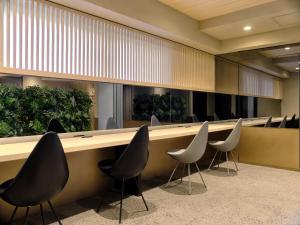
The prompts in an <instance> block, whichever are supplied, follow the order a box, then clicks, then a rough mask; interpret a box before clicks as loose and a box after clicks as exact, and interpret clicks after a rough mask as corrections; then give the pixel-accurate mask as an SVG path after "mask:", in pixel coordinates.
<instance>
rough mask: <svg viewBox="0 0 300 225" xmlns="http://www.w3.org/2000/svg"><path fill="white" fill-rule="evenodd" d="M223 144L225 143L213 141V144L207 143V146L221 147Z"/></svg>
mask: <svg viewBox="0 0 300 225" xmlns="http://www.w3.org/2000/svg"><path fill="white" fill-rule="evenodd" d="M224 143H225V141H214V142H209V143H208V144H209V145H210V146H212V147H214V146H221V145H223V144H224Z"/></svg>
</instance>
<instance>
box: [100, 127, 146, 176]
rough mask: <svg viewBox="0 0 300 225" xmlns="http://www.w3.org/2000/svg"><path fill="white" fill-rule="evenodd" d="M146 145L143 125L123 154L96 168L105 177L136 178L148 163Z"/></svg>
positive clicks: (101, 163)
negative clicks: (104, 174) (105, 175)
mask: <svg viewBox="0 0 300 225" xmlns="http://www.w3.org/2000/svg"><path fill="white" fill-rule="evenodd" d="M148 143H149V133H148V126H146V125H144V126H142V127H140V128H139V130H138V131H137V133H136V134H135V136H134V137H133V139H132V140H131V142H130V143H129V144H128V145H127V147H126V149H125V150H124V152H123V153H122V154H121V156H120V157H119V158H118V159H117V160H116V161H115V162H114V161H111V160H104V161H101V162H100V163H99V165H98V166H99V168H100V169H101V170H102V171H103V172H104V173H106V174H107V175H109V176H112V177H114V178H117V179H120V180H123V179H124V180H127V179H131V178H133V177H137V176H138V175H140V174H141V173H142V171H143V170H144V168H145V166H146V164H147V161H148V156H149V151H148Z"/></svg>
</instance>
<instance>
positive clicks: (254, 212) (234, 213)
mask: <svg viewBox="0 0 300 225" xmlns="http://www.w3.org/2000/svg"><path fill="white" fill-rule="evenodd" d="M221 166H222V167H225V165H224V164H222V165H221ZM222 167H221V168H220V169H218V170H217V169H216V170H211V171H206V172H203V177H204V179H205V181H206V184H207V188H208V189H207V190H205V189H204V186H203V185H202V183H201V180H200V177H199V175H198V174H197V173H194V174H193V175H192V182H193V183H192V188H193V190H192V195H188V190H187V177H185V179H184V180H185V182H183V183H181V184H177V182H173V183H172V186H171V187H168V188H165V187H164V186H163V182H162V181H166V180H165V179H166V178H164V179H162V178H158V179H157V180H153V181H151V183H149V182H146V189H148V190H147V191H145V192H144V196H145V199H146V201H147V203H148V206H149V208H150V210H149V211H145V207H144V205H143V202H142V199H141V198H138V197H135V196H131V197H128V198H126V199H125V200H124V203H123V222H122V224H124V225H127V224H130V225H141V224H147V225H150V224H151V225H154V224H162V225H169V224H170V225H177V224H178V225H188V224H195V225H202V224H203V225H242V224H247V225H248V224H249V225H275V224H278V225H279V224H280V225H283V224H284V225H287V224H288V225H296V224H297V225H298V224H300V173H299V172H293V171H288V170H281V169H274V168H268V167H261V166H253V165H247V164H241V163H240V164H239V169H240V171H239V172H238V174H237V175H236V174H235V175H231V176H227V172H226V170H225V169H224V168H222ZM158 184H160V186H157V185H158ZM112 196H113V195H112ZM114 199H115V200H116V201H115V202H114ZM117 200H118V195H116V196H114V197H113V198H112V199H110V200H109V201H108V202H112V203H111V204H110V205H107V206H105V207H103V208H102V209H101V211H100V212H99V213H98V214H97V213H96V212H95V210H94V208H96V207H97V204H98V200H97V199H96V198H91V199H84V200H82V201H78V202H76V203H74V204H70V205H67V206H62V207H59V208H58V209H57V211H59V214H60V216H62V217H64V219H63V224H64V225H96V224H99V225H101V224H103V225H104V224H105V225H110V224H114V225H116V224H118V213H119V205H118V201H117ZM50 215H51V214H50V213H47V217H49V216H50ZM32 219H33V220H32V222H34V223H33V224H40V221H39V218H38V217H37V218H36V221H34V218H32ZM50 223H51V221H50ZM52 224H53V225H54V224H57V223H52Z"/></svg>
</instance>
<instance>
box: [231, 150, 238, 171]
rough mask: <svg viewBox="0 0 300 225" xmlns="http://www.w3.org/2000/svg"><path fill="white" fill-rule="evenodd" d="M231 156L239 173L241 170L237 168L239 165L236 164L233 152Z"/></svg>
mask: <svg viewBox="0 0 300 225" xmlns="http://www.w3.org/2000/svg"><path fill="white" fill-rule="evenodd" d="M230 154H231V157H232V161H233V162H234V165H235V168H236V171H239V168H238V167H237V164H236V162H235V159H234V154H233V153H232V152H230Z"/></svg>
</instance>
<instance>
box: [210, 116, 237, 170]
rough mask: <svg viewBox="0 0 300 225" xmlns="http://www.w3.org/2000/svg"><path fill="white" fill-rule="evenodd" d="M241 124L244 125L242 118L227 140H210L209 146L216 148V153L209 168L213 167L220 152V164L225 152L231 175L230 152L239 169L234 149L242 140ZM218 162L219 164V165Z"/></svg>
mask: <svg viewBox="0 0 300 225" xmlns="http://www.w3.org/2000/svg"><path fill="white" fill-rule="evenodd" d="M241 126H242V119H239V120H238V121H237V123H236V124H235V126H234V128H233V130H232V131H231V132H230V134H229V136H228V137H227V138H226V140H225V141H216V142H209V143H208V144H209V146H210V147H212V148H213V149H214V150H216V153H215V155H214V157H213V159H212V161H211V163H210V165H209V167H208V170H210V169H211V167H212V165H213V162H214V160H215V158H216V156H217V154H218V153H219V154H220V155H219V162H218V163H219V164H220V159H221V156H222V153H225V156H226V164H227V174H228V175H229V163H228V154H229V153H230V154H231V157H232V160H233V162H234V165H235V168H236V172H237V171H238V167H237V164H236V162H235V159H234V154H233V152H232V151H233V150H234V149H235V147H236V146H237V145H238V143H239V141H240V135H241ZM219 164H218V165H219Z"/></svg>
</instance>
